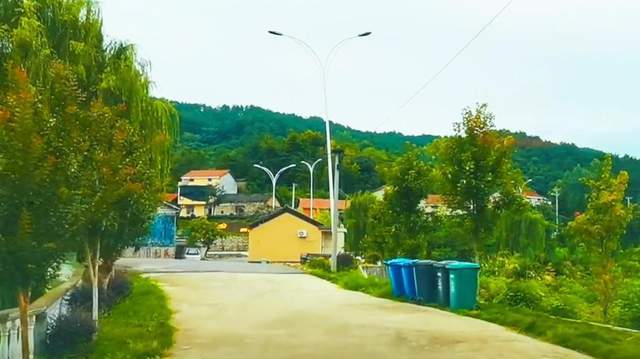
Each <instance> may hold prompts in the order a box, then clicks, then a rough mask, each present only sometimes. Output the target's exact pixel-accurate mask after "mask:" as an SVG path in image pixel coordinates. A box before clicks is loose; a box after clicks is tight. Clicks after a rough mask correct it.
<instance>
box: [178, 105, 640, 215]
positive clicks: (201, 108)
mask: <svg viewBox="0 0 640 359" xmlns="http://www.w3.org/2000/svg"><path fill="white" fill-rule="evenodd" d="M175 106H176V108H177V109H178V111H179V113H180V118H181V132H182V137H181V143H180V145H179V148H178V151H176V154H175V158H174V166H173V179H174V180H176V181H177V179H178V177H179V176H180V175H181V174H183V173H185V172H186V171H188V170H189V169H192V168H196V167H227V168H230V169H231V170H232V172H233V173H234V176H236V178H244V179H247V180H248V181H249V184H250V186H251V187H252V189H253V190H264V191H267V190H268V188H269V186H270V184H269V182H268V181H267V179H266V176H265V175H264V174H263V173H262V172H261V171H260V170H257V169H255V168H253V166H252V165H253V164H254V163H262V164H263V165H265V166H267V167H270V168H273V169H276V168H280V167H282V166H285V165H287V164H289V163H298V164H300V161H301V160H307V161H309V160H315V159H317V158H323V159H324V158H325V155H324V123H323V121H322V119H320V118H318V117H311V118H304V117H301V116H298V115H294V114H284V113H278V112H274V111H270V110H267V109H263V108H260V107H255V106H232V107H230V106H222V107H218V108H212V107H209V106H206V105H199V104H185V103H176V104H175ZM504 132H505V133H507V134H509V135H511V136H512V137H513V138H514V139H515V141H516V148H517V150H516V153H515V155H514V160H515V163H516V164H517V165H518V166H519V167H520V169H521V170H522V172H523V175H524V177H525V178H526V179H531V181H530V182H529V186H530V187H531V188H533V189H535V190H536V191H538V192H540V193H542V194H545V195H549V193H550V192H551V191H552V189H553V188H554V186H556V185H558V186H559V187H560V189H561V196H560V205H561V212H562V213H563V214H565V215H567V216H569V215H571V214H572V213H574V212H575V211H582V210H584V204H585V193H586V187H585V186H584V184H583V183H582V182H581V181H580V178H582V177H583V176H584V172H585V171H586V170H587V169H588V168H589V167H590V166H591V164H592V163H593V161H594V160H598V159H601V158H602V157H603V156H604V152H601V151H597V150H593V149H589V148H580V147H577V146H575V145H573V144H570V143H560V144H557V143H552V142H549V141H545V140H543V139H541V138H539V137H536V136H529V135H527V134H525V133H522V132H516V133H509V132H507V131H504ZM332 134H333V139H334V142H335V145H336V146H337V147H340V148H342V149H343V150H344V152H345V158H344V163H343V165H344V166H343V171H342V177H341V180H342V186H341V187H342V190H343V191H344V192H345V193H347V194H351V193H356V192H358V191H365V190H372V189H374V188H376V187H378V186H380V185H382V184H383V183H385V182H387V173H386V172H387V171H388V169H389V166H390V164H391V163H392V161H393V160H394V159H395V158H397V157H398V155H400V154H402V153H404V152H405V151H406V149H407V147H408V144H409V145H416V146H425V145H428V144H430V143H432V142H433V141H434V140H435V139H437V138H438V137H437V136H432V135H420V136H408V135H403V134H401V133H398V132H385V133H377V132H367V131H359V130H356V129H352V128H349V127H347V126H343V125H340V124H334V125H333V126H332ZM621 169H624V170H626V171H628V172H629V174H630V176H631V181H630V186H629V196H631V197H633V198H634V199H639V198H640V160H638V159H635V158H632V157H629V156H624V157H614V170H616V171H617V170H621ZM308 179H309V174H308V171H307V169H306V168H305V167H301V166H299V168H296V169H294V170H292V171H291V172H289V173H287V174H286V175H283V177H282V179H281V182H279V183H281V184H282V187H283V188H281V189H279V195H280V196H282V197H288V191H287V189H286V188H285V187H287V186H289V187H290V184H291V183H293V182H295V183H297V184H298V186H299V187H298V190H299V191H300V192H298V193H301V194H302V195H304V194H306V191H307V190H308V182H309V181H308ZM325 182H326V168H319V169H318V170H317V171H316V183H325ZM318 187H319V188H317V191H318V194H319V195H326V193H324V192H326V190H325V189H323V188H322V187H321V186H318Z"/></svg>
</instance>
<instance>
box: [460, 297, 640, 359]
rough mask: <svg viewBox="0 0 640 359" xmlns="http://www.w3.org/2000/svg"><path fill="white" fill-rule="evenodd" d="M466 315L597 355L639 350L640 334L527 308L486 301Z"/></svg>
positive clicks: (630, 354) (618, 358) (627, 357)
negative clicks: (564, 318)
mask: <svg viewBox="0 0 640 359" xmlns="http://www.w3.org/2000/svg"><path fill="white" fill-rule="evenodd" d="M464 314H465V315H469V316H472V317H474V318H478V319H482V320H486V321H490V322H493V323H497V324H499V325H503V326H506V327H509V328H512V329H514V330H517V331H519V332H523V333H525V334H528V335H530V336H533V337H536V338H539V339H541V340H544V341H547V342H549V343H553V344H557V345H560V346H563V347H565V348H569V349H573V350H576V351H579V352H582V353H585V354H587V355H591V356H593V357H595V358H603V359H604V358H606V359H632V358H636V357H637V356H638V352H640V334H638V333H632V332H627V331H621V330H616V329H612V328H608V327H601V326H596V325H593V324H589V323H580V322H570V321H567V320H563V319H560V318H551V317H548V316H545V315H544V314H541V313H539V312H535V311H531V310H528V309H526V308H509V307H505V306H502V305H484V306H482V307H481V308H480V310H478V311H473V312H465V313H464Z"/></svg>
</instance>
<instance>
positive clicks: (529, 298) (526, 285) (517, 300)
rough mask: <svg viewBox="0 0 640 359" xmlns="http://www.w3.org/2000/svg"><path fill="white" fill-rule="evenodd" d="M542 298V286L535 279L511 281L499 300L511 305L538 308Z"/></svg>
mask: <svg viewBox="0 0 640 359" xmlns="http://www.w3.org/2000/svg"><path fill="white" fill-rule="evenodd" d="M543 299H544V286H543V285H542V284H541V283H540V282H538V281H535V280H528V281H512V282H511V283H509V285H507V291H506V292H505V293H504V296H502V298H501V302H502V303H504V304H507V305H509V306H512V307H522V308H528V309H538V308H540V307H541V304H542V300H543Z"/></svg>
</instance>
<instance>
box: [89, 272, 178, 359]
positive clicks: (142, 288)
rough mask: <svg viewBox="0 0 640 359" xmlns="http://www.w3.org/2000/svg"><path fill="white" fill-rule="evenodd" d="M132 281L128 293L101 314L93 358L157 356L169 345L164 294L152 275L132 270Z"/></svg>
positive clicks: (170, 337)
mask: <svg viewBox="0 0 640 359" xmlns="http://www.w3.org/2000/svg"><path fill="white" fill-rule="evenodd" d="M132 282H133V288H132V291H131V294H130V295H129V296H128V297H127V298H126V299H125V300H124V301H122V302H121V303H119V304H117V305H116V306H115V307H114V308H113V310H112V311H111V312H109V314H108V315H106V316H105V317H103V318H101V322H100V327H99V329H98V336H97V339H96V341H95V343H94V346H93V354H92V357H93V358H160V357H162V356H163V354H164V353H165V352H166V351H167V350H168V349H169V348H171V346H172V345H173V334H174V332H175V328H174V327H173V326H172V325H171V309H170V308H169V303H168V299H167V296H166V295H165V293H164V292H163V291H162V289H160V287H159V286H158V284H157V283H156V282H155V281H154V280H152V279H149V278H145V277H142V276H141V275H137V274H134V275H132Z"/></svg>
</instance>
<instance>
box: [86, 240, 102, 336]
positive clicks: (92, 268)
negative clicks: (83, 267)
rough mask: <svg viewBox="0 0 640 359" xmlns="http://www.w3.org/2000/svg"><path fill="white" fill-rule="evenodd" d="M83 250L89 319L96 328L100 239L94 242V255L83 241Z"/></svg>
mask: <svg viewBox="0 0 640 359" xmlns="http://www.w3.org/2000/svg"><path fill="white" fill-rule="evenodd" d="M85 252H86V255H87V265H88V267H89V278H90V279H91V292H92V295H91V304H92V306H91V319H93V321H94V323H95V325H96V328H98V313H99V307H98V300H99V297H98V279H99V276H100V275H99V270H100V240H98V242H97V244H96V255H95V257H93V256H92V253H91V249H89V244H88V243H85Z"/></svg>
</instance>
